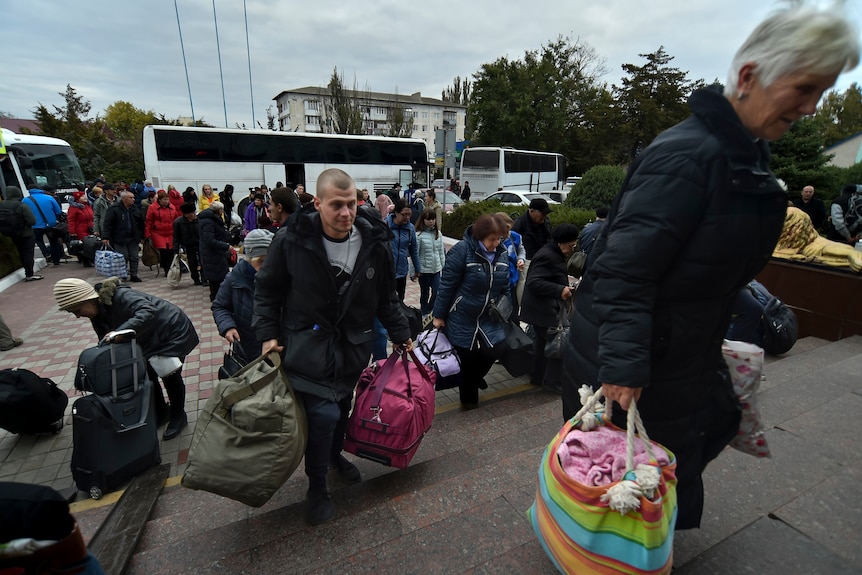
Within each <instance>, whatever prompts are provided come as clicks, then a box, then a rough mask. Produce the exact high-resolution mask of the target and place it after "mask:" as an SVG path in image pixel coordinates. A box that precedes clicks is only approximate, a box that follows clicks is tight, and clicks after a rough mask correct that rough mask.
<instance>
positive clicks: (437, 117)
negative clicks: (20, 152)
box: [434, 112, 440, 120]
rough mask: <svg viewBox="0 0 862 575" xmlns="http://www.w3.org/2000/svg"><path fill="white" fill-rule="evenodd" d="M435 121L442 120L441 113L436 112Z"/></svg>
mask: <svg viewBox="0 0 862 575" xmlns="http://www.w3.org/2000/svg"><path fill="white" fill-rule="evenodd" d="M434 119H435V120H439V119H440V112H434Z"/></svg>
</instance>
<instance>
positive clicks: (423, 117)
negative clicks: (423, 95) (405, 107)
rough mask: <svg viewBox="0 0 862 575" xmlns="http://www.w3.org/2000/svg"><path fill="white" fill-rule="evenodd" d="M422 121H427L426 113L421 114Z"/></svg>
mask: <svg viewBox="0 0 862 575" xmlns="http://www.w3.org/2000/svg"><path fill="white" fill-rule="evenodd" d="M422 119H423V120H427V119H428V112H422Z"/></svg>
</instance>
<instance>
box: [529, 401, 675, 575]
mask: <svg viewBox="0 0 862 575" xmlns="http://www.w3.org/2000/svg"><path fill="white" fill-rule="evenodd" d="M585 387H586V386H585ZM601 393H602V392H601V389H599V390H598V391H597V392H596V393H595V394H592V390H590V389H589V388H587V391H586V392H585V391H583V390H582V392H581V397H582V403H584V407H583V408H582V409H581V411H579V412H578V413H577V414H576V415H575V417H573V418H572V419H570V420H569V421H568V422H566V424H565V425H563V428H562V429H561V430H560V432H559V433H558V434H557V436H556V437H555V438H554V440H553V441H551V443H550V445H548V448H547V450H545V454H544V456H543V457H542V462H541V465H540V467H539V486H538V489H537V490H536V501H535V503H533V506H532V507H531V508H530V509H529V510H528V511H527V515H528V517H529V519H530V521H531V523H532V524H533V530H534V531H535V532H536V535H537V536H538V539H539V542H540V543H541V544H542V547H543V548H544V550H545V552H546V553H547V554H548V556H549V557H550V558H551V561H553V562H554V565H555V566H556V567H557V569H559V570H560V572H561V573H566V574H577V575H587V574H609V573H626V574H629V575H641V574H665V573H670V570H671V567H672V566H673V531H674V525H675V524H676V512H677V500H676V476H675V470H676V459H675V458H674V455H673V453H671V452H670V451H668V450H667V449H665V448H664V447H662V446H661V445H659V444H658V443H655V442H652V441H650V440H649V438H648V437H647V436H646V434H645V433H644V430H643V424H642V423H641V421H640V416H639V415H638V413H637V407H636V406H635V403H634V401H633V402H632V404H631V407H630V409H629V412H628V429H629V431H623V430H621V429H619V428H618V427H616V426H614V425H613V424H611V423H610V419H611V418H610V413H609V411H604V412H602V411H601V410H599V411H595V407H596V405H597V402H598V399H599V398H600V397H601ZM599 426H602V427H605V428H607V429H610V430H613V431H614V432H616V433H620V434H622V435H624V436H625V441H624V442H621V444H623V445H625V449H624V451H625V455H624V457H625V474H624V475H623V476H622V479H621V480H619V481H613V482H611V483H609V484H603V485H597V486H596V485H588V484H586V483H582V482H580V481H577V480H575V479H573V478H572V477H570V476H569V474H568V473H567V472H566V470H565V469H564V467H563V464H562V463H561V459H560V457H559V456H558V451H559V450H560V446H561V444H563V443H564V442H565V441H566V438H567V437H568V436H569V433H570V432H572V431H573V430H576V429H577V430H582V431H584V432H587V431H589V430H591V429H596V428H598V427H599ZM607 429H606V431H607ZM635 429H637V432H638V435H639V436H640V437H636V436H635V433H634V432H635ZM636 443H642V448H645V451H646V453H647V454H648V455H649V464H638V465H635V464H634V451H635V449H634V446H635V445H636ZM564 447H565V446H564ZM657 450H661V451H660V453H662V456H661V459H662V460H664V461H666V462H667V464H665V465H660V464H659V463H658V457H657V456H656V451H657ZM614 456H615V457H623V455H622V454H616V453H615V454H614Z"/></svg>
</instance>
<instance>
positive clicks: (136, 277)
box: [129, 276, 144, 283]
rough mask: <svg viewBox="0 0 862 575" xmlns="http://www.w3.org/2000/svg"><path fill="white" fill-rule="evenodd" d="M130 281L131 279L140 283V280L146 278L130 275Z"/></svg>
mask: <svg viewBox="0 0 862 575" xmlns="http://www.w3.org/2000/svg"><path fill="white" fill-rule="evenodd" d="M129 281H130V282H135V283H138V282H142V281H144V280H142V279H141V278H139V277H138V276H132V277H130V278H129Z"/></svg>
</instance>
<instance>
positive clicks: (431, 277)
mask: <svg viewBox="0 0 862 575" xmlns="http://www.w3.org/2000/svg"><path fill="white" fill-rule="evenodd" d="M438 289H440V272H437V273H434V274H422V275H421V276H419V309H420V310H421V311H422V316H423V317H424V316H426V315H428V314H429V313H431V311H432V310H433V309H434V301H435V300H436V299H437V290H438Z"/></svg>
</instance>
